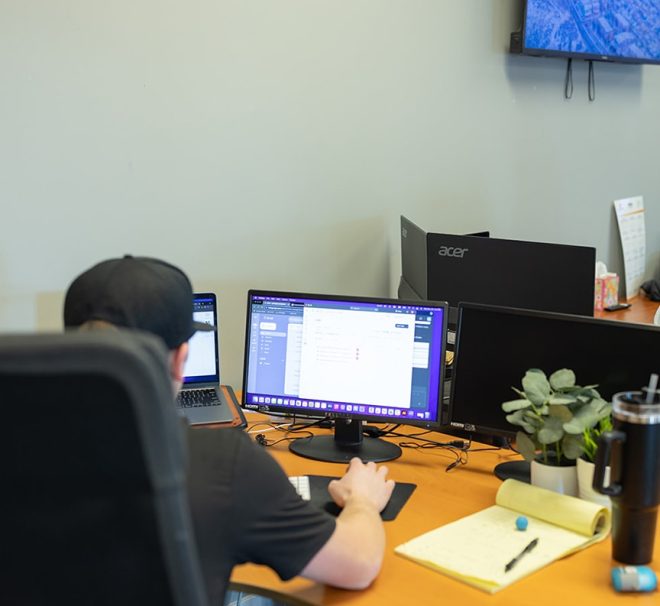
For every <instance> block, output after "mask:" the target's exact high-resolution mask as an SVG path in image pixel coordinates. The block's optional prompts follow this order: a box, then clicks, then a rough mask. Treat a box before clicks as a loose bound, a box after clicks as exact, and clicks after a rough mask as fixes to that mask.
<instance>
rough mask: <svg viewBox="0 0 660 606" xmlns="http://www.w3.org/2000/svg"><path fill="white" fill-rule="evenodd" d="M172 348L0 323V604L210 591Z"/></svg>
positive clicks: (199, 596) (122, 600)
mask: <svg viewBox="0 0 660 606" xmlns="http://www.w3.org/2000/svg"><path fill="white" fill-rule="evenodd" d="M165 356H166V352H165V350H164V348H163V347H162V345H161V344H160V342H159V341H157V340H156V339H155V338H154V337H151V336H149V335H140V334H136V333H130V334H129V333H125V332H122V331H116V332H115V331H99V332H95V333H94V332H89V333H68V334H64V335H22V336H3V337H0V402H1V404H0V414H1V415H2V418H1V419H0V470H1V471H0V482H2V485H1V487H0V502H1V503H2V505H1V507H0V512H1V514H2V515H1V516H0V604H8V605H9V604H21V605H37V604H48V605H53V604H67V605H72V604H94V605H99V604H102V605H103V604H112V605H114V606H119V605H121V606H129V605H131V606H132V605H134V604H135V605H137V604H140V605H141V606H147V605H155V604H158V605H161V604H162V605H170V604H171V605H177V606H202V605H206V604H207V599H206V593H205V589H204V584H203V580H202V576H201V573H200V567H199V562H198V556H197V552H196V549H195V543H194V538H193V531H192V525H191V520H190V515H189V511H188V501H187V497H186V491H185V473H184V472H185V460H184V458H185V449H184V444H183V436H182V432H181V427H180V420H179V417H178V415H177V412H176V410H175V407H174V403H173V396H172V388H171V383H170V377H169V373H168V370H167V362H166V357H165Z"/></svg>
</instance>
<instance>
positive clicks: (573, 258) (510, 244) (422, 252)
mask: <svg viewBox="0 0 660 606" xmlns="http://www.w3.org/2000/svg"><path fill="white" fill-rule="evenodd" d="M401 261H402V273H403V278H404V279H405V281H406V282H407V283H408V284H409V285H410V286H411V287H412V288H413V289H414V291H415V292H417V293H418V294H419V295H420V297H422V298H425V299H430V300H436V301H447V302H448V303H449V305H450V306H451V307H456V306H457V305H458V303H460V302H461V301H465V302H473V303H485V304H489V305H503V306H509V307H519V308H523V309H538V310H545V311H554V312H560V313H570V314H578V315H586V316H592V315H593V305H594V278H595V265H596V249H595V248H592V247H588V246H571V245H566V244H548V243H542V242H525V241H522V240H502V239H499V238H489V237H481V234H479V235H476V234H475V235H468V236H461V235H455V234H438V233H426V232H424V231H423V230H422V229H420V228H419V227H417V226H416V225H415V224H414V223H412V222H411V221H409V220H408V219H406V218H405V217H401Z"/></svg>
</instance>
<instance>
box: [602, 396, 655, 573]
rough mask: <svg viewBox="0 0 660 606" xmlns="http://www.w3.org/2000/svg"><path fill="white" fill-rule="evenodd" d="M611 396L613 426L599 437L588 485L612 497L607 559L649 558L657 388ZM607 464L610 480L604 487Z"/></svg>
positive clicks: (633, 561)
mask: <svg viewBox="0 0 660 606" xmlns="http://www.w3.org/2000/svg"><path fill="white" fill-rule="evenodd" d="M655 387H656V385H653V388H652V389H650V390H649V389H645V390H644V391H629V392H621V393H617V394H615V395H614V397H613V398H612V417H613V430H612V431H610V432H606V433H604V434H602V435H601V437H600V440H599V444H598V453H597V455H596V468H595V470H594V480H593V488H594V490H596V491H597V492H600V493H602V494H606V495H608V496H610V497H611V499H612V557H613V558H614V559H615V560H617V561H619V562H623V563H625V564H648V563H649V562H650V561H651V560H652V559H653V540H654V538H655V527H656V519H657V514H658V505H659V504H660V391H658V390H656V389H655ZM608 465H609V466H610V469H611V471H610V484H609V485H608V486H604V485H603V484H604V480H605V468H606V467H607V466H608Z"/></svg>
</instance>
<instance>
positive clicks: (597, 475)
mask: <svg viewBox="0 0 660 606" xmlns="http://www.w3.org/2000/svg"><path fill="white" fill-rule="evenodd" d="M625 441H626V434H625V433H623V432H622V431H617V430H614V431H606V432H605V433H602V434H601V435H600V438H599V439H598V450H597V451H596V464H595V468H594V480H593V484H592V487H593V489H594V490H595V491H596V492H599V493H601V494H606V495H608V496H610V497H616V496H618V495H620V494H621V491H622V490H623V487H622V486H621V484H616V483H614V482H611V483H610V485H609V486H605V485H604V484H605V470H606V468H607V466H608V465H610V467H611V468H612V469H614V467H615V466H614V465H613V464H612V461H611V460H610V459H611V458H612V447H613V446H614V444H615V443H616V442H620V443H621V444H623V443H624V442H625Z"/></svg>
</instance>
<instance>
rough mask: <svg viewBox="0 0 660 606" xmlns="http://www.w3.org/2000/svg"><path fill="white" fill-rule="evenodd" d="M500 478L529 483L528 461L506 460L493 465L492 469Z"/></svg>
mask: <svg viewBox="0 0 660 606" xmlns="http://www.w3.org/2000/svg"><path fill="white" fill-rule="evenodd" d="M493 471H494V472H495V475H496V476H497V477H498V478H499V479H500V480H509V479H512V480H518V481H520V482H525V483H527V484H529V483H530V471H529V461H507V462H506V463H500V464H499V465H496V466H495V469H494V470H493Z"/></svg>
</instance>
